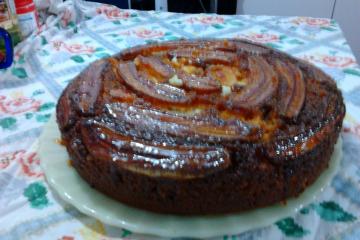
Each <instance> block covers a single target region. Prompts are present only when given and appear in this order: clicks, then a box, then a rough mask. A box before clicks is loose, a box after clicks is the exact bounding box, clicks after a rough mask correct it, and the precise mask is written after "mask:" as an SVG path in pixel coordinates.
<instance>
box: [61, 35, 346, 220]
mask: <svg viewBox="0 0 360 240" xmlns="http://www.w3.org/2000/svg"><path fill="white" fill-rule="evenodd" d="M344 115H345V106H344V103H343V99H342V95H341V92H340V91H339V90H338V88H337V87H336V84H335V82H334V81H333V80H332V79H331V78H330V77H329V76H328V75H326V74H325V73H323V72H322V71H321V70H319V69H318V68H316V67H315V66H313V65H310V64H309V63H306V62H304V61H301V60H297V59H295V58H293V57H291V56H289V55H287V54H285V53H282V52H280V51H277V50H273V49H270V48H268V47H264V46H262V45H258V44H255V43H251V42H248V41H243V40H234V39H226V40H203V39H202V40H182V41H174V42H163V43H155V44H148V45H144V46H138V47H134V48H130V49H126V50H124V51H122V52H120V53H119V54H117V55H114V56H112V57H109V58H106V59H102V60H99V61H96V62H94V63H92V64H91V65H90V66H89V67H87V68H86V69H85V70H84V71H83V72H82V73H80V74H79V75H78V76H77V77H76V78H75V79H74V80H73V81H72V82H71V83H70V84H69V85H68V87H67V88H66V89H65V90H64V92H63V93H62V95H61V97H60V99H59V102H58V104H57V122H58V125H59V128H60V131H61V134H62V139H63V141H64V144H65V145H66V148H67V151H68V153H69V155H70V158H71V161H72V165H73V167H74V168H75V169H76V170H77V172H78V173H79V174H80V175H81V177H82V178H83V179H84V180H85V181H87V182H88V183H89V184H90V185H91V186H92V187H94V188H95V189H97V190H99V191H101V192H103V193H104V194H106V195H108V196H110V197H112V198H114V199H117V200H118V201H120V202H122V203H125V204H128V205H131V206H134V207H138V208H142V209H146V210H150V211H155V212H160V213H171V214H188V215H189V214H222V213H232V212H239V211H244V210H249V209H254V208H259V207H264V206H268V205H271V204H274V203H278V202H284V201H286V199H288V198H290V197H296V196H298V195H299V194H300V193H301V192H303V191H304V189H305V188H306V187H307V186H309V185H310V184H312V183H313V182H314V181H315V180H316V179H317V177H318V176H319V175H320V174H321V173H322V171H323V170H324V169H326V168H327V166H328V163H329V160H330V156H331V154H332V152H333V149H334V145H335V143H336V141H337V138H338V136H339V133H340V130H341V127H342V121H343V118H344Z"/></svg>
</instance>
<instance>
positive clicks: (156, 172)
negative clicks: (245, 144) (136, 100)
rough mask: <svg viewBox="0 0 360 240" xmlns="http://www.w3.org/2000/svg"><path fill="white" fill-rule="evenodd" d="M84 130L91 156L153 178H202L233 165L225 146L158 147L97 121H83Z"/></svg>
mask: <svg viewBox="0 0 360 240" xmlns="http://www.w3.org/2000/svg"><path fill="white" fill-rule="evenodd" d="M80 129H81V133H82V136H83V142H84V143H85V146H86V148H87V150H88V151H89V152H90V154H91V155H93V156H96V158H99V159H100V160H105V161H106V160H108V159H112V160H113V161H116V162H117V163H118V164H120V165H121V167H122V168H125V169H128V170H131V171H134V172H140V173H142V174H145V175H148V176H150V177H158V176H166V177H172V178H179V179H189V178H198V177H202V176H204V175H208V174H211V173H214V172H216V171H219V170H223V169H225V168H227V167H228V166H230V164H231V161H230V156H229V153H228V152H227V151H226V150H225V149H224V148H222V147H205V146H204V147H202V146H162V145H155V144H153V143H151V142H147V141H142V140H134V139H132V138H131V137H127V136H124V135H121V134H119V133H118V132H116V131H114V130H113V129H111V128H109V127H107V126H104V125H103V124H100V123H97V122H96V121H93V120H89V121H86V122H85V121H84V122H82V124H81V126H80Z"/></svg>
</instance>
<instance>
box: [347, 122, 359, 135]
mask: <svg viewBox="0 0 360 240" xmlns="http://www.w3.org/2000/svg"><path fill="white" fill-rule="evenodd" d="M343 131H344V132H345V133H349V132H350V133H353V134H355V135H356V136H358V137H359V138H360V124H357V125H355V126H352V127H344V129H343Z"/></svg>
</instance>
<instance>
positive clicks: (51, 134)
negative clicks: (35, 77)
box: [38, 113, 343, 238]
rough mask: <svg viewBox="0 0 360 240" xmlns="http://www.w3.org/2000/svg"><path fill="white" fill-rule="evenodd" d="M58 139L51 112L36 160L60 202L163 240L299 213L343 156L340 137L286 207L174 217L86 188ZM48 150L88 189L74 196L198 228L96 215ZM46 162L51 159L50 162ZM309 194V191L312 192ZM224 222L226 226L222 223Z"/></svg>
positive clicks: (214, 233)
mask: <svg viewBox="0 0 360 240" xmlns="http://www.w3.org/2000/svg"><path fill="white" fill-rule="evenodd" d="M59 138H60V132H59V130H58V127H57V123H56V118H55V113H54V114H53V115H52V116H51V118H50V119H49V122H48V123H47V124H46V125H45V126H44V129H43V132H42V134H41V136H40V138H39V149H38V154H39V158H40V165H41V168H42V169H43V171H44V175H45V179H46V181H47V182H48V183H49V185H50V187H51V189H52V190H55V191H56V192H57V194H58V196H60V198H61V199H63V200H64V201H65V202H67V203H69V204H70V205H72V206H74V207H75V208H76V209H77V210H79V211H80V212H82V213H83V214H85V215H88V216H91V217H94V218H96V219H99V220H100V221H102V222H103V223H105V224H108V225H111V226H114V227H120V228H125V229H128V230H130V231H133V232H134V233H140V234H151V235H156V236H162V237H195V238H208V237H215V236H221V235H229V234H230V235H231V234H239V233H242V232H245V231H249V230H252V229H256V228H260V227H265V226H268V225H271V224H273V223H274V222H276V221H277V220H280V219H282V218H284V217H287V216H290V215H292V214H294V213H296V212H298V211H299V210H300V209H301V208H302V207H303V206H304V205H307V204H309V203H311V202H312V201H314V200H315V199H316V198H317V197H318V196H319V195H320V194H321V192H323V191H324V189H325V188H326V187H327V186H328V185H329V183H330V180H331V179H332V178H333V177H334V176H335V174H336V172H337V170H338V168H339V165H340V161H341V158H342V154H343V153H342V147H341V146H342V139H341V136H340V137H339V139H338V142H337V144H336V145H335V147H334V152H333V155H332V159H331V160H330V162H329V167H328V168H327V169H326V170H325V171H324V172H323V173H322V174H321V175H320V176H319V177H318V179H317V180H316V181H315V183H314V184H312V185H310V186H309V187H308V188H307V189H305V191H304V192H303V193H301V194H300V195H299V196H298V197H297V198H291V199H288V200H287V204H286V205H285V206H283V205H280V204H275V205H272V206H268V207H264V208H260V209H255V210H250V211H246V212H242V213H234V214H226V215H215V216H211V215H210V216H177V215H171V214H159V213H153V212H149V211H146V210H142V209H137V208H134V207H130V206H127V205H125V204H122V203H120V202H118V201H116V200H113V199H111V198H110V197H108V196H106V195H104V194H102V193H101V192H98V191H97V190H95V189H93V188H91V187H90V186H89V185H88V183H87V182H86V181H85V180H83V179H82V178H81V177H80V176H79V175H78V174H77V172H76V170H75V169H74V168H73V167H70V166H69V164H68V163H67V161H68V159H69V157H68V155H67V151H66V148H65V147H63V146H61V145H60V144H59V143H58V142H57V140H58V139H59ZM51 147H52V148H53V149H59V151H62V153H61V154H62V155H64V156H67V158H65V157H64V158H63V159H62V161H63V164H64V166H66V168H67V169H72V171H71V170H70V171H68V172H66V171H65V176H66V174H67V177H69V176H71V175H73V176H75V178H77V179H78V180H79V181H80V182H78V183H77V184H80V185H81V184H82V185H84V186H87V187H84V186H83V188H82V189H81V193H79V192H78V193H77V194H85V195H87V196H86V197H90V194H95V195H92V198H94V196H95V198H94V199H96V198H97V197H100V199H107V200H106V201H110V202H114V204H115V205H117V206H118V208H124V209H125V210H126V211H134V212H135V213H138V214H140V215H139V216H138V218H139V219H138V220H143V219H141V218H140V217H144V216H145V218H146V215H148V216H147V218H149V219H154V217H155V218H163V219H167V220H172V221H173V223H174V222H177V223H183V225H184V224H185V225H186V221H193V222H194V223H196V224H197V228H195V227H193V228H192V231H187V232H186V233H184V232H183V231H181V230H179V229H177V228H178V226H177V224H171V223H168V226H167V227H164V226H157V228H154V227H153V226H149V225H146V224H144V223H142V222H140V223H139V222H136V223H134V222H131V221H129V219H121V216H117V217H120V219H114V218H113V217H111V215H109V212H108V214H107V215H102V214H101V213H100V214H99V207H98V206H97V209H94V207H90V206H91V203H90V206H89V202H87V203H84V202H82V203H80V202H79V201H76V199H77V196H79V195H76V193H75V195H74V193H73V192H71V191H69V188H68V189H67V190H66V186H63V185H62V183H61V181H60V180H59V178H60V176H59V175H61V173H62V176H63V175H64V173H63V172H61V171H58V172H57V173H55V174H58V175H54V171H51V166H52V165H54V162H55V160H56V159H55V160H54V158H49V156H48V155H47V154H49V153H48V152H49V150H51ZM61 149H62V150H61ZM59 153H60V152H59ZM61 154H60V155H61ZM49 159H51V161H50V160H49ZM51 164H52V165H51ZM71 172H72V173H71ZM76 176H77V177H76ZM75 180H76V179H75ZM320 181H321V182H320ZM81 182H82V183H81ZM319 182H320V183H319ZM73 183H74V182H73ZM75 183H76V182H75ZM64 187H65V188H64ZM83 190H84V191H83ZM310 191H312V193H311V192H310ZM96 194H97V195H96ZM85 195H84V196H85ZM98 203H100V202H98ZM115 205H114V206H115ZM100 208H101V207H100ZM105 209H106V206H105ZM276 209H277V210H276ZM107 210H108V211H113V210H110V209H107ZM116 210H118V209H116ZM271 211H273V212H274V211H275V212H276V214H272V215H271V214H270V215H268V216H267V219H266V220H264V218H263V217H262V218H261V219H259V218H258V219H257V220H256V222H255V223H256V225H255V226H247V227H244V226H239V224H236V227H234V226H233V225H234V220H236V219H237V220H239V219H240V220H241V218H246V217H249V216H250V217H251V216H252V217H258V215H260V216H261V215H262V214H263V215H264V214H266V213H269V212H270V213H271ZM279 211H280V212H279ZM135 218H136V217H135ZM243 221H244V220H243ZM153 222H154V221H153ZM163 222H164V220H163ZM207 222H210V223H213V224H210V226H211V225H214V222H215V223H216V222H219V226H221V225H223V227H222V229H218V228H216V229H214V228H210V227H207V225H206V223H207ZM221 222H223V223H222V224H221ZM224 222H225V223H227V224H224ZM239 222H241V221H237V223H239ZM228 224H232V225H231V226H232V227H231V226H227V225H228ZM248 225H250V224H248ZM241 227H242V228H241Z"/></svg>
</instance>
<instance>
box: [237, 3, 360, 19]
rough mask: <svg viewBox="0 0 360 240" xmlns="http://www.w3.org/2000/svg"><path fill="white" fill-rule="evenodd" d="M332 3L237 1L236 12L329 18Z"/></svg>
mask: <svg viewBox="0 0 360 240" xmlns="http://www.w3.org/2000/svg"><path fill="white" fill-rule="evenodd" d="M339 1H348V0H339ZM354 1H359V0H354ZM334 3H335V0H238V1H237V11H236V12H237V14H254V15H275V16H311V17H324V18H331V13H332V9H333V6H334Z"/></svg>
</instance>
